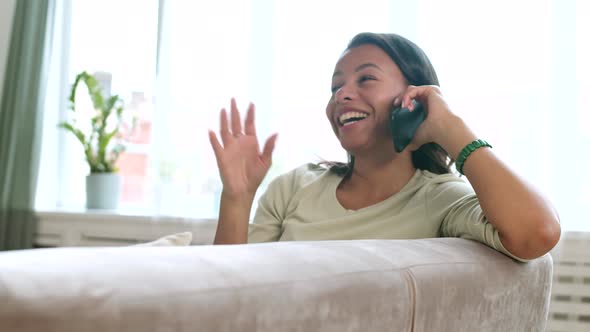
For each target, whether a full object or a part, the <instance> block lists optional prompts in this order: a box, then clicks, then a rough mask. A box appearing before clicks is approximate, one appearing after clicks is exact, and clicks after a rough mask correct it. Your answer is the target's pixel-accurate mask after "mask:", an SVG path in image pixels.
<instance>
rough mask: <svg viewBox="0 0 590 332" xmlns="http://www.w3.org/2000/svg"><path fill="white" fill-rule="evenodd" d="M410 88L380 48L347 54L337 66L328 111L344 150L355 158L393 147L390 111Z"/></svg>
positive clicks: (362, 49) (356, 48)
mask: <svg viewBox="0 0 590 332" xmlns="http://www.w3.org/2000/svg"><path fill="white" fill-rule="evenodd" d="M407 86H408V85H407V83H406V80H405V78H404V76H403V74H402V73H401V71H400V69H399V68H398V66H397V65H396V64H395V62H393V60H392V59H391V58H390V57H389V56H388V55H387V54H386V53H385V52H384V51H383V50H381V49H380V48H379V47H377V46H374V45H370V44H367V45H361V46H359V47H355V48H352V49H350V50H347V51H345V52H344V53H343V54H342V57H341V58H340V60H338V62H337V63H336V68H335V69H334V74H333V76H332V97H331V98H330V101H329V102H328V106H327V107H326V115H327V116H328V120H329V121H330V124H331V125H332V129H333V130H334V133H335V134H336V136H337V137H338V139H339V140H340V144H341V145H342V147H343V148H344V149H346V150H347V151H348V152H350V153H352V154H353V155H356V154H358V152H361V151H364V150H369V149H372V148H375V147H381V146H387V147H389V146H390V145H392V142H391V133H390V131H389V111H390V110H391V108H392V106H393V101H394V99H395V98H396V97H398V96H401V95H402V93H403V92H404V91H405V89H406V88H407ZM391 151H393V148H391Z"/></svg>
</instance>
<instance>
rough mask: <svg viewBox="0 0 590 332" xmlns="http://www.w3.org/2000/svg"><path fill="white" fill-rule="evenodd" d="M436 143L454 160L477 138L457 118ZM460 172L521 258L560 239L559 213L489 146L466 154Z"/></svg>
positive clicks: (507, 244)
mask: <svg viewBox="0 0 590 332" xmlns="http://www.w3.org/2000/svg"><path fill="white" fill-rule="evenodd" d="M451 121H453V122H454V123H453V124H452V126H449V127H448V128H452V129H450V130H447V132H448V133H449V134H448V135H446V136H445V137H444V138H442V139H441V142H440V143H439V144H440V145H441V146H442V147H443V148H444V149H445V150H446V151H447V152H448V153H449V154H450V155H451V157H452V158H453V159H456V158H457V156H458V155H459V153H460V151H461V150H462V149H463V148H464V147H465V146H466V145H467V144H469V143H470V142H472V141H474V140H475V139H477V138H478V137H476V136H475V134H474V133H473V132H472V131H471V130H470V129H469V128H468V127H467V126H466V125H465V123H464V122H463V121H462V120H461V119H459V118H453V119H452V120H451ZM463 172H464V174H465V175H466V176H467V178H468V179H469V182H470V183H471V185H472V186H473V188H474V190H475V192H476V194H477V197H478V199H479V202H480V205H481V208H482V210H483V212H484V214H485V215H486V217H487V219H488V220H489V222H490V223H492V225H494V227H495V228H496V229H497V230H498V232H499V234H500V239H501V240H502V244H503V245H504V247H505V248H506V249H507V250H508V251H510V252H511V253H513V254H514V255H516V256H518V257H521V258H527V259H529V258H535V257H538V256H541V255H543V254H545V253H546V252H547V251H549V250H550V249H551V248H553V246H554V245H555V244H556V242H557V241H558V240H559V233H560V226H559V219H558V216H557V214H556V212H555V210H554V209H553V207H552V206H551V204H550V203H549V202H548V200H547V199H546V198H545V197H543V195H541V194H540V193H539V192H537V191H536V190H535V189H534V188H533V187H532V186H531V185H529V184H528V183H526V182H525V181H524V180H523V179H521V178H520V177H518V176H517V175H516V174H515V173H514V172H513V171H511V170H510V169H509V168H508V167H507V166H506V165H505V164H504V163H503V162H502V161H501V160H500V159H499V158H498V157H497V156H496V155H495V154H494V153H493V150H492V149H489V148H479V149H477V150H475V151H474V152H472V153H471V155H469V157H468V158H467V160H466V161H465V163H464V165H463Z"/></svg>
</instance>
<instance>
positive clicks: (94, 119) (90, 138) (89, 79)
mask: <svg viewBox="0 0 590 332" xmlns="http://www.w3.org/2000/svg"><path fill="white" fill-rule="evenodd" d="M81 82H83V83H84V84H85V85H86V87H87V88H88V94H89V96H90V100H91V101H92V106H93V111H92V112H91V114H90V116H86V117H84V116H83V115H84V112H83V111H81V110H76V90H77V88H78V85H79V84H80V83H81ZM69 109H70V110H71V111H72V112H73V113H74V116H73V117H72V118H71V119H70V120H67V121H64V122H61V123H59V125H58V126H59V127H61V128H63V129H65V130H67V131H69V132H71V133H72V134H74V136H76V138H77V139H78V141H80V143H81V144H82V147H83V149H84V155H85V159H86V162H87V163H88V166H89V167H90V174H89V175H88V176H86V207H87V208H89V209H116V208H117V207H118V203H119V198H120V191H121V178H120V176H119V175H118V174H117V167H116V163H117V160H118V158H119V156H120V155H121V153H122V152H123V151H124V150H125V146H124V145H123V144H122V140H123V137H122V135H121V129H122V122H123V109H124V106H123V100H122V99H121V98H120V97H119V96H118V95H114V96H105V95H104V94H103V91H102V88H101V86H100V84H99V81H98V80H97V79H96V77H95V76H93V75H91V74H89V73H87V72H86V71H84V72H81V73H80V74H78V75H77V76H76V79H75V81H74V84H73V85H72V89H71V92H70V97H69ZM84 118H86V120H83V121H80V120H81V119H84Z"/></svg>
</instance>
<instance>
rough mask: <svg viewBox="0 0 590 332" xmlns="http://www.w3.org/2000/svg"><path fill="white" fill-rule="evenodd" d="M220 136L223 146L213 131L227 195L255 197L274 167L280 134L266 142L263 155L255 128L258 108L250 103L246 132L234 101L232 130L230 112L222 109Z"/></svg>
mask: <svg viewBox="0 0 590 332" xmlns="http://www.w3.org/2000/svg"><path fill="white" fill-rule="evenodd" d="M220 135H221V139H222V142H223V146H222V145H221V144H220V143H219V141H218V140H217V136H216V135H215V133H213V132H212V131H210V132H209V139H210V141H211V146H212V147H213V151H214V152H215V158H216V159H217V166H218V168H219V173H220V176H221V181H222V183H223V190H224V192H227V193H229V194H231V195H242V194H249V195H253V194H254V193H255V192H256V189H258V186H260V183H261V182H262V180H263V179H264V176H265V175H266V173H267V172H268V170H269V168H270V166H271V164H272V151H273V150H274V145H275V142H276V138H277V135H276V134H275V135H272V136H271V137H269V138H268V139H267V140H266V143H265V145H264V150H263V151H262V153H261V152H260V147H259V144H258V138H257V136H256V127H255V125H254V105H253V104H250V107H249V108H248V113H247V115H246V121H245V124H244V132H242V125H241V120H240V114H239V112H238V109H237V107H236V103H235V100H234V99H232V102H231V131H230V126H229V124H228V119H227V114H226V111H225V109H222V110H221V125H220Z"/></svg>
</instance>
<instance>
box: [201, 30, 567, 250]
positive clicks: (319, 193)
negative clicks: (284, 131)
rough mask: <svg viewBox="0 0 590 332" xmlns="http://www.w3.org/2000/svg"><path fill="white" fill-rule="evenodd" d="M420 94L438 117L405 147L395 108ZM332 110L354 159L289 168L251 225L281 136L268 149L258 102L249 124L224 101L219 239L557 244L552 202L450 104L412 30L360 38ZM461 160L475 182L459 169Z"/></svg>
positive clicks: (346, 57)
mask: <svg viewBox="0 0 590 332" xmlns="http://www.w3.org/2000/svg"><path fill="white" fill-rule="evenodd" d="M412 100H416V101H419V102H421V103H422V104H423V105H425V106H426V112H427V117H426V119H425V121H424V122H423V123H422V124H421V125H420V127H419V128H418V130H417V131H416V134H415V136H414V138H413V141H412V142H411V143H410V145H408V146H407V147H406V148H405V149H404V150H403V151H402V152H400V153H397V152H396V151H395V150H394V146H393V140H392V136H391V133H390V129H389V112H390V110H391V108H392V107H396V106H402V107H408V108H410V110H413V104H412ZM326 115H327V118H328V121H329V122H330V125H331V126H332V129H333V131H334V133H335V134H336V136H337V137H338V139H339V140H340V143H341V145H342V147H343V148H344V149H345V150H346V151H347V152H348V154H349V162H348V164H338V163H331V164H329V166H330V167H329V168H325V167H323V165H322V164H320V165H314V164H307V165H304V166H302V167H299V168H297V169H295V170H293V171H291V172H289V173H287V174H284V175H282V176H279V177H278V178H276V179H275V180H273V181H272V182H271V184H270V185H269V187H268V190H267V191H266V192H265V193H264V195H262V197H261V199H260V202H259V207H258V210H257V211H256V215H255V218H254V222H253V224H251V225H249V221H248V217H249V215H250V209H251V206H252V202H253V199H254V195H255V192H256V190H257V188H258V186H259V185H260V183H261V182H262V180H263V178H264V176H265V175H266V173H267V171H268V169H269V167H270V166H271V160H272V158H271V157H272V151H273V149H274V146H275V142H276V139H277V135H276V134H275V135H272V136H271V137H270V138H269V139H267V141H266V143H265V145H264V148H263V151H262V153H260V150H259V146H258V140H257V137H256V129H255V126H254V106H253V105H252V104H251V105H250V106H249V108H248V113H247V115H246V120H245V125H244V128H242V126H241V122H240V115H239V112H238V110H237V108H236V104H235V101H234V100H232V103H231V126H230V125H229V124H228V119H227V115H226V111H225V110H222V111H221V130H220V135H221V140H222V142H223V146H222V145H221V143H220V142H219V141H218V139H217V136H216V135H215V134H214V133H213V132H210V133H209V138H210V141H211V145H212V147H213V150H214V152H215V156H216V158H217V163H218V167H219V170H220V175H221V179H222V182H223V193H222V196H221V207H220V213H219V224H218V228H217V233H216V236H215V244H230V243H246V242H264V241H277V240H336V239H369V238H370V239H376V238H379V239H412V238H428V237H438V236H443V237H448V236H452V237H463V238H469V239H474V240H477V241H480V242H482V243H485V244H487V245H488V246H490V247H492V248H494V249H496V250H498V251H501V252H503V253H505V254H506V255H509V256H511V257H513V258H515V259H518V260H521V261H525V260H528V259H533V258H536V257H539V256H542V255H544V254H545V253H547V252H548V251H549V250H551V248H553V247H554V246H555V244H556V243H557V242H558V240H559V237H560V225H559V219H558V216H557V213H556V211H555V210H554V209H553V207H552V206H551V204H550V203H549V202H548V200H547V199H546V198H545V197H543V196H542V195H541V194H540V193H538V192H537V191H535V190H534V189H533V188H532V187H531V186H530V185H528V184H527V183H525V182H524V181H523V180H522V179H520V178H519V177H518V176H517V175H516V174H514V173H513V172H512V171H511V170H510V169H509V168H508V167H507V166H506V165H505V164H504V163H502V162H501V161H500V160H499V159H498V158H497V157H496V155H495V154H494V152H493V151H492V149H491V146H490V145H489V144H487V143H486V142H485V141H483V140H479V139H478V137H477V136H476V134H475V133H474V132H472V131H471V130H470V129H469V128H468V126H467V125H466V124H465V123H464V122H463V121H462V119H461V118H459V117H458V116H456V115H455V114H453V113H452V112H451V110H450V108H449V106H448V105H447V104H446V102H445V100H444V98H443V97H442V94H441V91H440V89H439V87H438V79H437V77H436V73H435V71H434V68H433V67H432V65H431V63H430V61H429V60H428V58H427V56H426V55H425V54H424V52H423V51H422V50H421V49H420V48H419V47H418V46H416V45H415V44H413V43H412V42H410V41H409V40H407V39H405V38H403V37H401V36H398V35H394V34H373V33H362V34H359V35H357V36H355V37H354V38H353V40H352V41H351V42H350V43H349V45H348V47H347V48H346V50H345V52H344V53H343V54H342V56H341V57H340V59H339V60H338V62H337V63H336V67H335V70H334V74H333V77H332V95H331V98H330V101H329V102H328V105H327V107H326ZM454 160H457V170H458V171H459V172H460V173H462V174H464V175H465V176H466V177H467V178H468V179H469V182H470V183H471V186H470V185H469V184H467V183H466V182H465V181H463V180H461V179H460V178H458V177H457V176H455V175H454V174H452V173H451V171H450V169H449V167H450V165H451V164H452V163H453V161H454Z"/></svg>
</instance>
